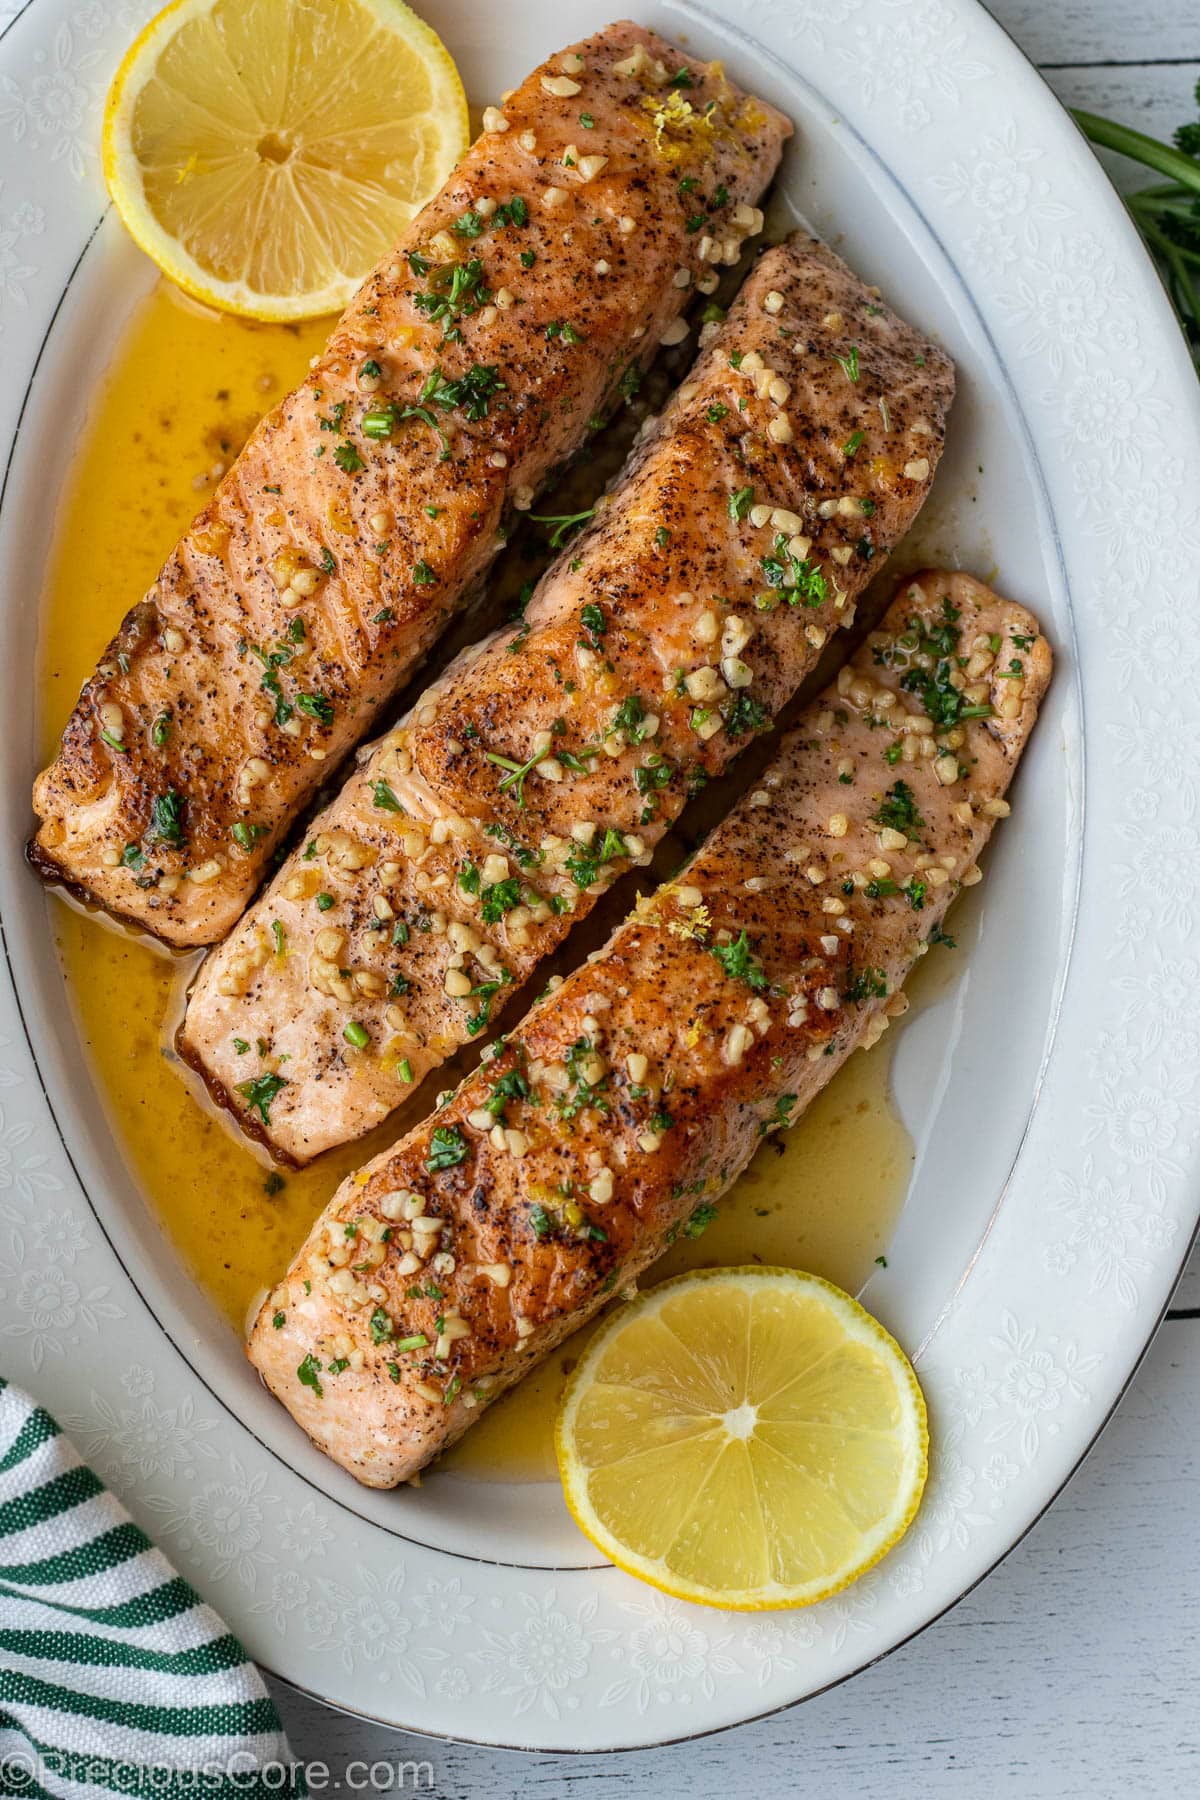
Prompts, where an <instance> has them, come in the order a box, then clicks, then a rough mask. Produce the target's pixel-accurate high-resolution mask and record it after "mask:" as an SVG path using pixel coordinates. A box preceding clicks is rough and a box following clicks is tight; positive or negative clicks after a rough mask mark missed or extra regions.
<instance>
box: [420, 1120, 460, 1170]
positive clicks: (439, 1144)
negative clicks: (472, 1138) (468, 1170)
mask: <svg viewBox="0 0 1200 1800" xmlns="http://www.w3.org/2000/svg"><path fill="white" fill-rule="evenodd" d="M466 1160H467V1140H466V1138H465V1137H464V1136H463V1134H462V1132H461V1131H460V1130H459V1128H458V1126H457V1125H436V1126H435V1127H434V1132H433V1138H432V1140H431V1143H430V1147H429V1159H428V1161H427V1162H426V1164H425V1166H426V1168H427V1169H428V1170H429V1171H430V1173H431V1174H435V1173H436V1172H437V1171H438V1170H439V1169H453V1168H456V1167H457V1166H458V1164H459V1163H462V1162H466Z"/></svg>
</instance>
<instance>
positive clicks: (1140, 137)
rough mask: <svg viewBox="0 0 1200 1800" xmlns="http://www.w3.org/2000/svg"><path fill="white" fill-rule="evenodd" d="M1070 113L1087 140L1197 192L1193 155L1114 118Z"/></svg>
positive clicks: (1199, 173)
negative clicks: (1122, 123)
mask: <svg viewBox="0 0 1200 1800" xmlns="http://www.w3.org/2000/svg"><path fill="white" fill-rule="evenodd" d="M1071 116H1072V118H1073V119H1074V120H1075V123H1076V124H1077V125H1078V126H1079V128H1080V130H1081V131H1082V132H1083V134H1084V136H1085V137H1086V138H1088V139H1089V140H1090V142H1091V143H1093V144H1099V145H1100V147H1101V148H1102V149H1104V150H1117V151H1119V152H1120V154H1121V155H1122V156H1128V157H1132V159H1133V161H1134V162H1140V163H1144V164H1145V166H1146V167H1147V168H1148V169H1157V170H1158V172H1159V174H1160V175H1168V176H1170V178H1171V180H1172V181H1173V182H1178V184H1179V185H1180V187H1187V188H1191V189H1193V191H1194V192H1196V193H1198V194H1200V163H1198V162H1197V161H1196V159H1195V157H1192V156H1187V155H1185V153H1184V152H1183V151H1182V150H1175V149H1173V148H1172V147H1171V145H1170V144H1163V143H1160V142H1159V140H1158V139H1157V138H1152V137H1147V136H1146V133H1145V132H1144V131H1135V130H1134V129H1133V127H1132V125H1118V124H1117V123H1116V121H1115V120H1114V119H1102V118H1100V116H1099V115H1098V114H1097V113H1090V112H1084V111H1082V110H1081V109H1080V108H1078V107H1075V108H1073V109H1072V114H1071Z"/></svg>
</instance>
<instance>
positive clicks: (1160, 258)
mask: <svg viewBox="0 0 1200 1800" xmlns="http://www.w3.org/2000/svg"><path fill="white" fill-rule="evenodd" d="M1196 105H1197V107H1198V108H1200V82H1197V84H1196ZM1074 118H1075V122H1076V124H1077V125H1078V126H1079V127H1080V128H1081V130H1082V131H1083V133H1084V135H1085V136H1086V137H1087V138H1088V139H1089V141H1090V142H1091V143H1093V144H1098V145H1100V147H1101V148H1102V149H1105V150H1116V151H1118V152H1119V153H1120V155H1122V156H1128V157H1130V158H1131V159H1132V160H1133V161H1134V162H1139V163H1141V164H1143V166H1144V167H1145V168H1147V169H1153V170H1155V172H1156V173H1157V174H1159V175H1163V176H1165V177H1166V179H1165V181H1162V182H1160V183H1157V184H1155V185H1154V186H1153V187H1146V188H1140V189H1139V190H1138V191H1137V192H1136V193H1133V194H1128V195H1126V197H1125V204H1126V206H1127V207H1128V208H1129V212H1130V215H1131V217H1132V219H1133V222H1134V224H1135V225H1136V226H1137V228H1138V230H1139V231H1140V232H1141V234H1142V237H1143V238H1144V239H1145V242H1146V246H1147V248H1148V249H1149V251H1150V254H1151V255H1152V256H1153V258H1154V260H1155V262H1156V264H1157V265H1158V269H1159V272H1160V274H1161V275H1162V278H1163V281H1164V283H1165V284H1166V289H1167V293H1168V295H1169V297H1170V300H1171V304H1172V305H1173V306H1174V308H1175V311H1176V313H1177V314H1178V315H1179V322H1180V324H1181V325H1182V327H1183V331H1184V336H1185V337H1186V338H1187V341H1188V346H1189V348H1190V349H1191V352H1192V355H1193V357H1194V358H1195V359H1196V361H1197V363H1200V120H1196V121H1193V122H1189V123H1188V124H1186V125H1181V126H1180V127H1179V129H1178V130H1177V131H1176V133H1175V142H1174V144H1173V145H1172V144H1164V143H1162V142H1160V140H1159V139H1158V138H1152V137H1148V136H1147V135H1146V133H1145V132H1142V131H1135V130H1134V129H1133V127H1132V126H1131V125H1119V124H1117V122H1116V121H1115V120H1113V119H1104V118H1100V117H1099V116H1098V115H1097V114H1096V113H1091V112H1083V111H1080V110H1076V111H1075V113H1074Z"/></svg>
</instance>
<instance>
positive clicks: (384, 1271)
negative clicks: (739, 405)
mask: <svg viewBox="0 0 1200 1800" xmlns="http://www.w3.org/2000/svg"><path fill="white" fill-rule="evenodd" d="M1050 667H1051V657H1050V650H1049V646H1048V645H1047V643H1046V640H1045V638H1044V637H1042V636H1041V634H1040V632H1039V628H1038V625H1037V622H1036V621H1035V620H1034V619H1033V618H1032V617H1031V616H1030V614H1029V613H1028V612H1027V611H1026V610H1025V609H1024V608H1023V607H1021V606H1017V605H1015V604H1013V603H1011V602H1009V601H1006V600H1003V599H1001V598H1000V597H999V596H998V595H996V594H994V593H993V592H992V591H991V590H990V589H989V588H987V587H985V586H984V585H983V584H982V583H981V582H978V581H974V580H972V578H971V577H970V576H968V575H963V574H943V573H939V572H928V573H924V574H921V575H919V576H917V577H916V578H914V579H912V580H910V581H906V582H904V583H903V584H902V586H901V589H900V591H899V593H898V596H897V598H896V600H895V602H894V603H893V605H892V607H891V608H890V610H889V612H888V614H887V615H886V617H885V619H884V621H883V624H882V626H881V628H880V630H878V631H877V632H874V633H872V634H871V635H870V636H869V638H868V639H867V642H866V643H865V645H864V646H863V648H862V650H861V651H860V652H859V653H858V655H857V656H856V657H855V658H854V660H853V662H852V663H851V664H849V665H848V666H847V667H846V668H844V669H843V670H842V671H841V673H840V674H839V677H838V679H837V681H836V683H835V684H834V685H833V686H832V687H831V688H830V689H829V690H828V691H827V692H826V693H825V694H824V695H823V696H822V697H821V698H820V699H819V700H818V701H817V702H816V704H815V705H814V706H813V707H812V709H811V710H810V711H808V712H806V714H805V716H804V718H803V720H802V721H801V723H800V725H799V727H798V729H797V730H796V731H795V732H794V733H793V734H790V735H789V736H788V738H787V739H786V740H785V742H784V744H783V747H782V749H781V752H780V755H779V757H778V758H777V760H776V761H775V762H774V763H772V764H771V765H770V767H769V768H768V770H767V772H766V774H765V776H764V777H763V778H762V781H761V784H760V785H759V786H758V787H757V788H756V789H755V790H754V791H753V792H752V793H751V794H749V795H748V796H747V797H746V798H745V799H744V800H743V801H742V802H741V803H740V804H739V805H738V806H737V807H736V808H735V809H734V811H733V812H732V813H731V814H730V815H729V817H728V819H727V820H726V821H725V822H724V823H722V824H721V825H720V826H718V827H717V829H716V830H715V831H714V832H713V833H712V835H711V836H710V837H709V839H708V840H707V842H706V843H705V844H704V845H703V846H702V847H701V849H700V850H699V852H698V853H697V855H696V856H695V858H694V859H693V860H692V862H691V863H690V865H689V866H688V867H687V868H686V869H685V870H684V871H683V872H682V873H681V874H680V875H679V876H678V878H677V879H676V880H674V881H673V882H671V883H669V884H667V885H666V886H665V887H663V888H661V889H660V890H659V891H658V892H657V893H656V894H655V895H653V896H652V897H649V898H646V899H644V900H642V901H640V902H639V903H638V906H637V908H636V910H635V912H634V913H633V914H632V916H631V917H630V918H629V919H628V920H627V921H626V922H625V923H624V924H623V925H621V926H620V927H619V928H618V930H617V931H616V932H615V933H614V935H613V936H612V937H611V938H610V939H609V941H608V943H607V945H606V946H605V947H604V949H603V950H602V951H601V952H600V954H599V955H598V956H597V957H596V958H595V959H593V960H591V961H589V962H587V963H585V964H584V965H583V966H582V967H580V968H579V969H578V970H576V971H575V972H574V973H573V974H572V975H570V976H569V977H568V978H567V980H566V981H565V982H564V983H563V985H562V986H561V987H559V988H558V989H557V990H556V991H555V992H554V993H552V994H549V995H548V996H546V997H545V998H543V999H542V1000H541V1001H539V1003H538V1004H537V1005H536V1006H535V1007H534V1008H533V1010H532V1011H531V1012H530V1013H528V1014H527V1015H526V1017H525V1018H524V1019H523V1020H522V1021H521V1023H520V1024H519V1025H518V1026H517V1027H516V1028H515V1029H514V1031H513V1032H512V1034H511V1035H510V1036H509V1037H508V1038H507V1039H505V1040H504V1041H503V1042H502V1043H501V1044H499V1045H498V1046H497V1047H496V1049H495V1051H494V1053H493V1054H492V1055H491V1056H490V1057H489V1058H487V1059H485V1060H484V1061H483V1062H482V1063H481V1065H480V1067H479V1068H478V1069H477V1070H476V1071H475V1072H474V1073H473V1074H472V1075H470V1076H469V1077H468V1078H467V1079H466V1080H465V1081H464V1082H463V1083H462V1085H461V1086H460V1087H459V1088H458V1090H457V1091H456V1092H455V1093H454V1094H453V1095H452V1096H451V1097H450V1098H449V1099H448V1100H447V1101H446V1103H445V1104H444V1105H443V1106H441V1107H440V1108H439V1109H438V1110H437V1111H436V1112H435V1113H434V1114H433V1115H432V1116H431V1117H430V1118H429V1119H428V1120H427V1121H426V1122H425V1123H423V1124H422V1125H420V1126H418V1127H417V1128H416V1129H415V1130H414V1131H412V1132H410V1133H409V1134H408V1136H406V1137H405V1138H404V1139H403V1140H402V1141H401V1142H400V1143H399V1144H397V1145H396V1146H395V1148H394V1149H392V1150H390V1151H386V1152H384V1154H383V1155H381V1156H379V1157H377V1158H376V1159H375V1160H374V1161H373V1162H372V1163H370V1164H368V1165H367V1167H366V1168H365V1169H363V1170H361V1171H360V1172H359V1173H358V1174H356V1175H354V1176H351V1177H350V1178H349V1179H348V1180H347V1181H345V1182H343V1184H342V1186H341V1187H340V1188H339V1189H338V1192H337V1193H336V1194H335V1195H334V1197H333V1200H332V1201H331V1203H330V1205H329V1207H328V1208H327V1209H326V1211H325V1213H324V1214H323V1216H322V1218H321V1219H320V1220H319V1221H318V1223H317V1225H316V1226H315V1228H314V1230H313V1232H312V1234H311V1235H310V1237H309V1239H308V1241H307V1242H306V1243H305V1244H304V1246H303V1248H302V1249H301V1250H300V1252H299V1254H298V1255H297V1257H296V1259H295V1261H294V1262H293V1264H292V1267H291V1268H290V1270H289V1271H288V1273H287V1275H286V1276H285V1278H284V1279H283V1281H282V1282H281V1283H280V1284H279V1286H278V1287H277V1288H276V1289H275V1291H274V1292H273V1293H272V1294H271V1295H270V1296H269V1297H268V1299H267V1300H266V1301H265V1303H264V1305H263V1307H262V1310H261V1312H260V1313H259V1315H258V1318H257V1320H256V1322H255V1325H254V1327H253V1330H252V1333H251V1337H250V1342H249V1346H248V1354H249V1356H250V1359H251V1361H252V1362H253V1363H254V1364H255V1366H256V1367H257V1368H258V1369H259V1371H260V1373H261V1374H262V1376H263V1378H264V1380H265V1381H266V1383H267V1385H268V1386H269V1387H270V1388H271V1390H272V1391H273V1392H274V1393H275V1394H276V1395H277V1396H278V1397H279V1399H281V1400H282V1401H283V1402H284V1404H285V1405H286V1406H287V1407H288V1408H289V1410H290V1411H291V1412H292V1413H293V1415H294V1416H295V1418H296V1419H297V1421H298V1422H299V1423H300V1424H301V1425H302V1426H303V1428H304V1430H305V1431H307V1432H308V1434H309V1436H310V1437H311V1438H312V1439H313V1441H314V1443H316V1444H317V1445H318V1446H319V1447H320V1448H321V1449H322V1450H324V1451H326V1452H327V1453H328V1454H329V1455H330V1456H332V1457H333V1458H334V1459H335V1460H336V1461H337V1462H339V1463H341V1464H342V1465H343V1467H345V1468H346V1469H348V1470H350V1472H351V1473H352V1474H353V1475H355V1476H357V1478H358V1479H359V1480H360V1481H362V1482H364V1483H366V1484H367V1485H369V1486H373V1487H389V1486H391V1485H393V1484H394V1483H396V1482H399V1481H403V1480H404V1479H405V1478H406V1477H408V1476H410V1475H412V1474H413V1473H414V1472H415V1471H416V1470H418V1469H420V1468H421V1467H422V1466H423V1465H424V1464H425V1463H427V1462H428V1461H429V1460H430V1459H431V1458H432V1457H434V1456H436V1455H437V1454H438V1452H439V1451H441V1450H443V1449H445V1448H446V1446H447V1445H448V1444H450V1443H452V1442H453V1441H454V1439H455V1438H457V1437H458V1436H459V1435H460V1434H461V1433H462V1432H463V1431H464V1430H465V1429H466V1428H467V1426H468V1425H469V1424H470V1423H471V1422H472V1420H473V1419H475V1418H477V1417H478V1416H479V1410H480V1408H481V1407H482V1406H485V1405H487V1404H488V1403H489V1402H490V1401H492V1400H494V1399H495V1398H496V1397H497V1396H498V1395H499V1394H501V1393H502V1392H503V1391H504V1389H505V1388H507V1387H509V1386H511V1385H512V1383H513V1382H515V1381H517V1380H518V1379H519V1378H520V1377H521V1375H522V1374H524V1373H525V1372H526V1371H527V1370H528V1369H529V1368H530V1367H531V1365H532V1364H533V1363H535V1362H537V1361H538V1360H539V1359H540V1358H542V1357H544V1356H545V1355H546V1354H547V1353H548V1352H549V1351H551V1350H552V1349H553V1348H554V1347H555V1346H556V1345H557V1344H558V1343H560V1342H561V1341H562V1339H563V1338H564V1337H566V1336H567V1334H568V1333H569V1332H571V1331H572V1330H574V1329H575V1328H576V1327H577V1326H579V1325H581V1324H583V1323H584V1322H585V1321H586V1320H587V1319H588V1318H589V1317H590V1316H591V1315H592V1314H593V1313H594V1312H596V1310H597V1309H598V1308H599V1307H600V1306H601V1305H603V1303H604V1301H605V1300H606V1299H607V1298H608V1296H609V1295H610V1294H611V1293H612V1292H613V1290H614V1288H615V1287H616V1286H617V1285H618V1283H619V1284H621V1285H622V1286H624V1285H626V1284H628V1283H630V1282H632V1281H634V1280H636V1278H637V1277H638V1275H639V1274H640V1273H641V1271H642V1270H643V1269H644V1268H645V1267H646V1266H647V1265H648V1264H649V1263H651V1262H653V1260H654V1259H655V1257H656V1256H658V1255H659V1254H660V1253H661V1252H662V1250H663V1249H664V1248H665V1247H666V1245H667V1244H668V1243H670V1241H671V1239H672V1237H673V1236H674V1235H675V1233H676V1232H677V1231H678V1230H679V1229H680V1227H681V1226H682V1225H684V1224H685V1223H686V1222H687V1221H688V1220H689V1218H690V1217H691V1215H692V1214H693V1213H694V1212H695V1211H696V1209H697V1208H709V1207H711V1206H712V1205H713V1203H714V1201H715V1200H716V1199H717V1198H718V1197H719V1195H720V1194H721V1193H722V1191H723V1190H724V1189H725V1188H726V1187H728V1186H729V1184H730V1183H731V1182H732V1181H733V1180H734V1179H735V1177H736V1176H737V1175H738V1174H739V1173H740V1171H741V1170H742V1169H743V1168H744V1167H745V1165H746V1164H747V1163H748V1162H749V1160H750V1158H751V1156H752V1155H753V1153H754V1150H755V1148H756V1146H757V1145H758V1143H759V1142H760V1141H761V1139H762V1137H763V1135H764V1133H767V1132H770V1131H775V1130H778V1129H779V1128H780V1127H783V1126H786V1125H788V1124H790V1123H791V1122H792V1121H793V1120H794V1119H795V1118H796V1117H797V1116H798V1115H799V1113H800V1112H801V1111H802V1110H803V1108H804V1107H805V1106H806V1105H807V1103H808V1102H809V1101H810V1100H811V1099H812V1097H813V1095H814V1094H816V1093H817V1091H818V1090H819V1089H820V1088H822V1087H823V1086H824V1085H825V1083H826V1082H827V1081H828V1080H829V1079H830V1077H831V1075H833V1073H834V1072H835V1070H836V1069H837V1068H838V1067H839V1066H840V1064H841V1063H842V1062H843V1061H844V1060H845V1058H846V1057H847V1056H848V1055H849V1054H850V1052H851V1051H852V1050H854V1049H856V1048H858V1047H860V1046H861V1047H868V1046H869V1045H871V1044H872V1043H874V1042H875V1040H876V1039H877V1038H878V1037H879V1036H880V1034H881V1033H882V1032H883V1031H884V1030H885V1029H886V1027H887V1024H888V1021H889V1019H891V1018H893V1017H895V1016H896V1015H897V1014H899V1013H901V1012H902V1011H903V1010H904V1008H905V1005H906V1001H905V996H904V994H903V992H902V991H901V989H902V983H903V981H904V979H905V976H906V975H907V973H908V971H909V970H910V968H911V967H912V965H913V963H914V962H915V961H916V959H917V958H918V957H919V956H920V955H922V954H923V952H924V951H925V949H926V947H927V945H928V943H929V942H930V940H931V938H932V937H935V936H936V934H937V931H938V929H939V927H940V925H941V922H942V920H943V918H944V916H945V913H946V909H947V907H948V906H949V905H950V902H951V900H952V899H953V898H954V896H955V895H956V894H957V892H958V890H959V889H960V887H963V886H968V885H971V884H973V883H974V882H976V881H978V880H979V878H980V871H979V868H978V863H977V858H978V856H979V853H980V851H981V850H982V849H983V846H984V844H985V842H986V840H987V838H988V836H989V834H990V832H991V829H992V826H993V825H994V823H995V821H996V820H997V819H998V818H1002V817H1004V816H1005V815H1006V814H1007V812H1008V810H1009V807H1008V802H1007V801H1006V800H1005V799H1004V793H1005V790H1006V789H1007V787H1008V784H1009V782H1010V780H1011V778H1012V775H1013V772H1014V770H1015V768H1016V765H1017V762H1018V760H1019V758H1020V755H1021V752H1022V749H1023V748H1024V745H1025V743H1026V741H1027V739H1028V736H1029V733H1030V731H1031V729H1032V727H1033V724H1034V720H1035V718H1036V715H1037V709H1038V703H1039V701H1040V699H1041V697H1042V694H1043V692H1044V691H1045V688H1046V684H1047V682H1048V680H1049V677H1050Z"/></svg>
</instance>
